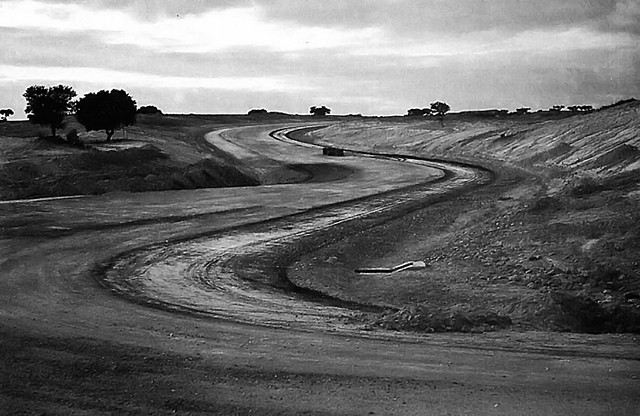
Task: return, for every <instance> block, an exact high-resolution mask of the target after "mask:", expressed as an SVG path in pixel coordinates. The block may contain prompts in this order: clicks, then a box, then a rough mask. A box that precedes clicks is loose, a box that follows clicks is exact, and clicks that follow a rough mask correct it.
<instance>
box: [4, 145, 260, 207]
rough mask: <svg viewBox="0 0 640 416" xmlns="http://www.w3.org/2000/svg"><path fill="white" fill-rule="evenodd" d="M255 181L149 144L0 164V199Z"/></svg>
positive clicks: (207, 161) (229, 168)
mask: <svg viewBox="0 0 640 416" xmlns="http://www.w3.org/2000/svg"><path fill="white" fill-rule="evenodd" d="M36 147H38V148H40V150H42V149H43V145H42V144H41V143H36ZM45 148H46V149H50V148H51V145H47V146H45ZM257 184H258V182H257V180H255V179H254V178H252V177H250V176H249V175H247V174H245V173H243V172H241V171H240V170H239V169H237V168H236V167H234V166H232V165H229V164H224V163H220V161H216V160H213V159H202V160H200V161H198V162H196V163H191V164H189V163H183V162H178V161H176V160H173V159H172V158H171V157H170V156H169V155H167V154H166V153H164V152H163V151H162V150H161V149H159V148H158V147H156V146H154V145H151V144H145V145H142V146H135V147H129V148H127V147H124V148H121V149H116V150H98V149H96V148H86V149H82V150H76V149H73V150H72V151H69V152H59V151H58V152H53V153H52V152H48V153H47V154H44V155H40V156H37V155H34V156H33V157H31V158H29V159H16V160H10V161H8V162H7V163H4V164H2V165H0V199H5V200H8V199H23V198H37V197H53V196H67V195H79V194H102V193H105V192H113V191H128V192H144V191H161V190H171V189H194V188H215V187H224V186H251V185H257Z"/></svg>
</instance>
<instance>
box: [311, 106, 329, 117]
mask: <svg viewBox="0 0 640 416" xmlns="http://www.w3.org/2000/svg"><path fill="white" fill-rule="evenodd" d="M309 112H310V113H311V114H313V115H314V116H318V117H324V116H326V115H327V114H331V109H330V108H327V107H325V106H322V107H316V106H315V105H314V106H313V107H311V108H309Z"/></svg>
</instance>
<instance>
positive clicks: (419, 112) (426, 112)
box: [407, 108, 431, 117]
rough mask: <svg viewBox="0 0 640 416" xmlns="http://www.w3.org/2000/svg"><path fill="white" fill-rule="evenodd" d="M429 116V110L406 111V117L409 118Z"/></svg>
mask: <svg viewBox="0 0 640 416" xmlns="http://www.w3.org/2000/svg"><path fill="white" fill-rule="evenodd" d="M429 114H431V109H430V108H410V109H409V110H407V116H409V117H423V116H428V115H429Z"/></svg>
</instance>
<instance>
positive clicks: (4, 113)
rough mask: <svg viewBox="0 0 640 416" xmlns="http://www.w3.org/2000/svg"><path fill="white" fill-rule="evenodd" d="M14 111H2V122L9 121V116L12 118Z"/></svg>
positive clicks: (0, 112)
mask: <svg viewBox="0 0 640 416" xmlns="http://www.w3.org/2000/svg"><path fill="white" fill-rule="evenodd" d="M13 114H14V113H13V110H12V109H10V108H3V109H2V110H0V116H2V121H7V118H8V117H9V116H12V115H13Z"/></svg>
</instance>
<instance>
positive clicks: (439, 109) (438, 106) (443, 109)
mask: <svg viewBox="0 0 640 416" xmlns="http://www.w3.org/2000/svg"><path fill="white" fill-rule="evenodd" d="M449 110H451V107H449V104H447V103H443V102H442V101H436V102H434V103H431V112H432V113H434V114H435V115H437V116H438V117H439V118H440V125H441V126H444V115H445V114H447V112H449Z"/></svg>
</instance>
